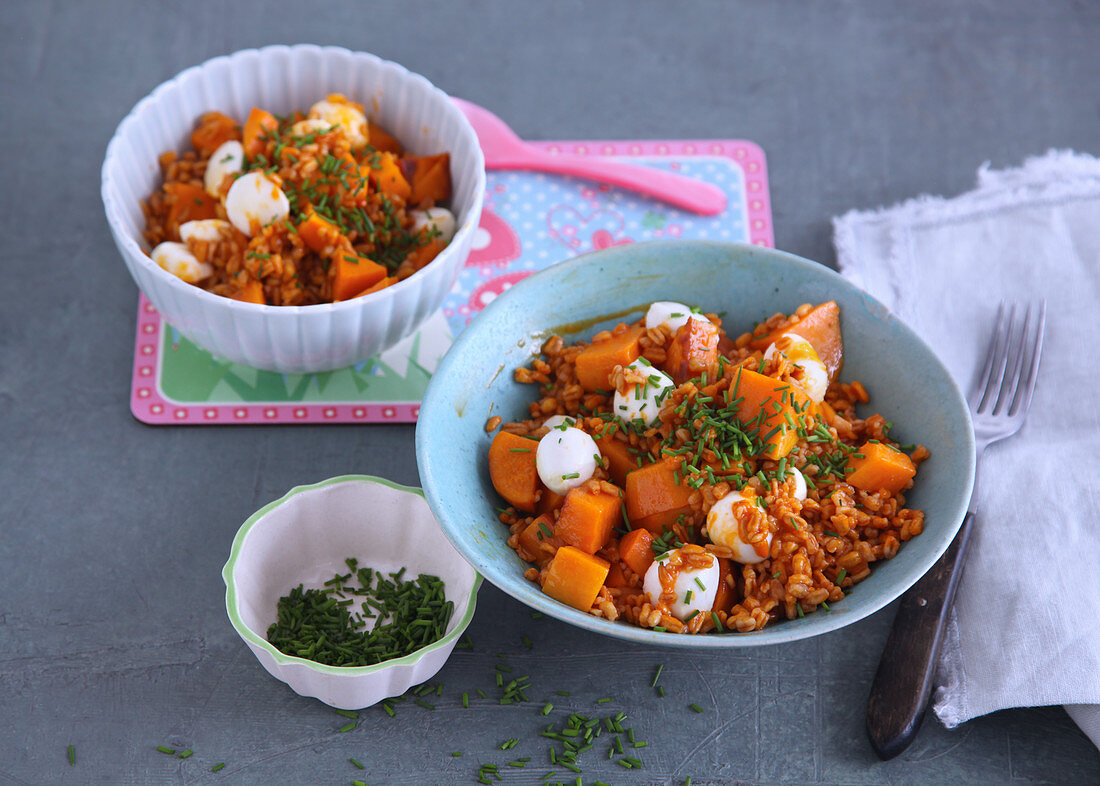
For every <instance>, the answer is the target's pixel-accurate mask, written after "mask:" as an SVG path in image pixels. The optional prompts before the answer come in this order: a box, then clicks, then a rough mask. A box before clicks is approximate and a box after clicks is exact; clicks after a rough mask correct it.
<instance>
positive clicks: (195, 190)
mask: <svg viewBox="0 0 1100 786" xmlns="http://www.w3.org/2000/svg"><path fill="white" fill-rule="evenodd" d="M164 193H165V195H166V196H167V197H168V202H169V204H170V206H169V208H168V218H167V220H166V222H165V223H166V228H167V230H168V234H169V236H170V237H172V238H175V239H176V240H179V236H180V224H186V223H187V222H188V221H200V220H203V219H207V218H217V217H218V200H217V199H215V198H214V197H212V196H210V195H209V194H208V193H206V191H204V190H203V189H202V188H199V187H198V186H193V185H191V184H190V183H183V182H179V181H176V182H172V183H165V184H164Z"/></svg>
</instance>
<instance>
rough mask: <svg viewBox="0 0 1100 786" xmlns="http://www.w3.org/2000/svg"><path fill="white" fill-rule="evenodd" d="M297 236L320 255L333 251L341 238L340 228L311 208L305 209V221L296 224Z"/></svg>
mask: <svg viewBox="0 0 1100 786" xmlns="http://www.w3.org/2000/svg"><path fill="white" fill-rule="evenodd" d="M298 235H299V237H301V238H302V242H303V243H305V244H306V245H307V246H309V248H310V249H312V250H313V251H316V252H317V253H318V254H322V255H328V254H331V253H332V252H333V251H335V250H336V246H337V245H338V244H339V243H340V237H341V233H340V228H339V227H338V226H336V225H335V224H333V223H332V222H331V221H329V220H328V219H327V218H324V217H323V216H320V215H318V214H317V213H315V212H314V211H313V208H308V209H307V211H306V218H305V220H304V221H302V223H300V224H298Z"/></svg>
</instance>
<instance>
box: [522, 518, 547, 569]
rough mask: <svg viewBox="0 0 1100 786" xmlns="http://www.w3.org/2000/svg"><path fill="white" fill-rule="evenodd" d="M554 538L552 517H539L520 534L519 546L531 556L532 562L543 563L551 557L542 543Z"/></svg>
mask: <svg viewBox="0 0 1100 786" xmlns="http://www.w3.org/2000/svg"><path fill="white" fill-rule="evenodd" d="M553 537H554V520H553V519H552V518H550V516H539V517H538V518H537V519H535V520H534V521H532V522H531V523H530V524H528V525H527V526H526V527H524V529H523V531H522V532H521V533H519V544H520V546H522V547H523V549H524V550H525V551H526V552H527V553H528V554H529V555H530V556H531V561H532V562H543V561H545V560H546V559H548V558H549V556H550V555H549V554H547V553H546V552H545V551H543V550H542V543H543V542H544V541H546V542H548V541H549V540H550V539H551V538H553ZM521 556H522V555H521Z"/></svg>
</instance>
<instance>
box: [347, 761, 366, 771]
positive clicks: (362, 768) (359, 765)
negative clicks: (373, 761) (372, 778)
mask: <svg viewBox="0 0 1100 786" xmlns="http://www.w3.org/2000/svg"><path fill="white" fill-rule="evenodd" d="M348 761H350V762H351V763H352V764H354V765H355V766H356V767H358V768H359V769H361V770H365V769H366V767H364V766H363V765H362V764H360V763H359V761H357V760H356V759H348Z"/></svg>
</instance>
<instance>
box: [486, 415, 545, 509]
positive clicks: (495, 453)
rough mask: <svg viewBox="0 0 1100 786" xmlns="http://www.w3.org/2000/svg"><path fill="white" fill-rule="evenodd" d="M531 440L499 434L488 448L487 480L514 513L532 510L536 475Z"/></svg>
mask: <svg viewBox="0 0 1100 786" xmlns="http://www.w3.org/2000/svg"><path fill="white" fill-rule="evenodd" d="M537 447H538V443H537V442H535V441H534V440H530V439H526V438H524V437H520V436H517V435H515V434H510V433H509V432H507V431H501V432H500V433H499V434H497V435H496V436H495V437H494V438H493V442H492V444H491V445H489V479H490V480H492V481H493V488H495V489H496V490H497V494H500V496H502V497H504V501H505V502H507V503H508V504H509V505H511V506H512V507H514V508H515V509H516V510H522V511H524V512H525V513H534V511H535V492H537V491H538V490H539V473H538V470H537V469H536V468H535V449H536V448H537Z"/></svg>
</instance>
